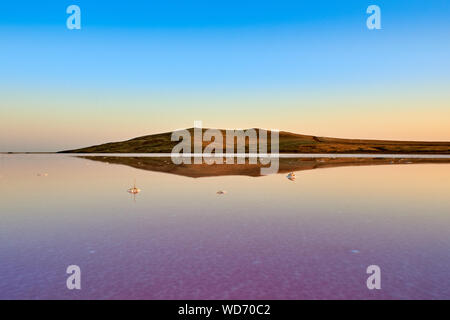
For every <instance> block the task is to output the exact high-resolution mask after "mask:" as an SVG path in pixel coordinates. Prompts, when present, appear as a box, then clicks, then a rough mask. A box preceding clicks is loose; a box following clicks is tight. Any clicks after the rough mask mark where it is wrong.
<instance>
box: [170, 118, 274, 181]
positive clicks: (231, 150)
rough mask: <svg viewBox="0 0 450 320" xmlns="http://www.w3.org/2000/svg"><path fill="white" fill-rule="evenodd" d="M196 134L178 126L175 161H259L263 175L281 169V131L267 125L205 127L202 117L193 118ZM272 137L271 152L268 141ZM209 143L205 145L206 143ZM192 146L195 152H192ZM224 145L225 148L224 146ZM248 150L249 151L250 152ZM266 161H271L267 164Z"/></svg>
mask: <svg viewBox="0 0 450 320" xmlns="http://www.w3.org/2000/svg"><path fill="white" fill-rule="evenodd" d="M193 134H194V136H193V137H192V134H191V132H190V131H189V130H187V129H183V130H176V131H174V132H173V133H172V137H171V140H172V141H180V140H181V141H180V142H179V143H178V144H177V145H176V146H175V147H174V148H173V149H172V152H171V158H172V161H173V163H175V164H191V163H192V159H193V162H194V164H202V163H203V162H204V163H206V164H209V165H211V164H223V163H224V159H225V163H226V164H234V163H235V160H236V163H237V164H245V163H246V161H247V160H246V159H248V163H249V164H257V163H258V161H259V163H260V164H262V165H265V166H266V167H261V174H262V175H269V174H274V173H277V172H278V168H279V131H278V130H264V129H247V130H242V129H227V130H218V129H205V130H204V129H203V128H202V122H201V121H195V122H194V129H193ZM269 140H270V153H269V152H268V145H269ZM205 142H206V143H208V142H209V143H208V144H207V145H206V146H205V147H204V148H203V145H204V143H205ZM192 146H193V152H192ZM224 149H225V150H224ZM247 151H248V152H247ZM267 165H269V166H268V167H267Z"/></svg>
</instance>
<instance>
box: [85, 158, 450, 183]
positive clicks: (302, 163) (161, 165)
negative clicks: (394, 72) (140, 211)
mask: <svg viewBox="0 0 450 320" xmlns="http://www.w3.org/2000/svg"><path fill="white" fill-rule="evenodd" d="M80 158H83V159H89V160H93V161H101V162H106V163H112V164H123V165H127V166H130V167H133V168H137V169H142V170H149V171H156V172H166V173H172V174H177V175H181V176H186V177H192V178H200V177H213V176H228V175H243V176H252V177H258V176H260V175H261V174H260V168H261V167H262V165H260V164H259V163H258V164H248V163H246V164H225V163H224V164H211V165H208V164H206V163H202V164H180V165H176V164H174V163H173V162H172V160H171V159H170V158H151V157H114V156H106V157H103V156H80ZM279 161H280V169H279V173H287V172H291V171H301V170H311V169H318V168H332V167H343V166H364V165H380V164H409V163H450V159H386V158H376V157H374V158H336V159H333V158H281V159H279Z"/></svg>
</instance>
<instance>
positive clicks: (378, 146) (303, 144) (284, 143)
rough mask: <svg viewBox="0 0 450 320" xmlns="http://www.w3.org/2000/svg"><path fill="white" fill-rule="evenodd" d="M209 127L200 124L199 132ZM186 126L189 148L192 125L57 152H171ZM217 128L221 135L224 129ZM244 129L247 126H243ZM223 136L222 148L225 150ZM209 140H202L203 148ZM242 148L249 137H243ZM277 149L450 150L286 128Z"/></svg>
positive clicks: (444, 145)
mask: <svg viewBox="0 0 450 320" xmlns="http://www.w3.org/2000/svg"><path fill="white" fill-rule="evenodd" d="M208 129H209V128H202V132H204V131H205V130H208ZM252 129H254V130H256V131H257V133H258V142H260V141H261V140H260V139H259V132H260V131H261V130H264V131H267V132H269V133H268V135H267V136H268V140H269V141H268V143H267V149H268V152H270V130H267V129H260V128H252ZM181 130H188V131H189V132H190V133H191V139H192V140H191V152H193V150H192V146H193V136H194V135H193V132H194V128H189V129H177V130H174V131H169V132H163V133H156V134H151V135H145V136H140V137H136V138H132V139H129V140H125V141H118V142H108V143H104V144H99V145H94V146H89V147H84V148H78V149H72V150H64V151H60V152H59V153H171V152H172V149H173V148H174V147H175V146H176V145H177V144H178V143H179V141H171V135H172V132H176V131H181ZM215 130H220V131H221V132H222V134H223V135H224V137H225V132H226V130H232V129H215ZM243 130H248V129H243ZM225 140H226V139H225V138H224V150H226V141H225ZM210 143H211V141H203V148H204V147H205V146H207V145H208V144H210ZM245 148H246V152H248V150H249V141H248V139H246V141H245ZM279 153H355V154H357V153H371V154H372V153H373V154H403V153H404V154H450V141H449V142H445V141H444V142H442V141H399V140H375V139H346V138H330V137H319V136H314V135H304V134H298V133H292V132H288V131H279Z"/></svg>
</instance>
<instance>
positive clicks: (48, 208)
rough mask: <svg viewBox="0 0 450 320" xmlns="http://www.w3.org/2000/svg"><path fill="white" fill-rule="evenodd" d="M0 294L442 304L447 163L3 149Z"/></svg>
mask: <svg viewBox="0 0 450 320" xmlns="http://www.w3.org/2000/svg"><path fill="white" fill-rule="evenodd" d="M44 173H47V174H48V175H47V176H46V175H45V174H44ZM38 174H40V176H39V175H38ZM134 179H136V183H137V186H138V187H139V188H140V189H142V191H141V193H140V194H138V195H137V196H136V198H135V199H133V196H132V195H130V194H128V193H127V192H126V190H127V189H128V188H130V187H131V186H132V184H133V180H134ZM219 190H226V191H227V194H224V195H218V194H216V192H217V191H219ZM72 264H76V265H78V266H80V268H81V271H82V275H81V278H82V279H81V283H82V284H81V285H82V289H81V290H68V289H67V288H66V279H67V277H68V275H67V274H66V268H67V266H69V265H72ZM372 264H376V265H379V266H380V268H381V273H382V280H381V286H382V289H381V290H372V291H371V290H368V289H367V287H366V279H367V277H368V275H367V274H366V268H367V266H369V265H372ZM0 298H1V299H22V298H27V299H28V298H31V299H48V298H50V299H54V298H58V299H119V298H124V299H327V298H332V299H360V298H362V299H386V298H387V299H391V298H394V299H419V298H424V299H436V298H441V299H450V165H449V164H406V165H380V166H364V167H342V168H328V169H317V170H310V171H301V172H298V173H297V180H296V181H290V180H288V179H286V177H285V174H278V175H272V176H266V177H257V178H253V177H247V176H228V177H209V178H196V179H194V178H188V177H182V176H176V175H171V174H165V173H156V172H150V171H144V170H139V169H134V168H131V167H127V166H123V165H113V164H107V163H101V162H96V161H90V160H86V159H80V158H76V157H72V156H69V155H0Z"/></svg>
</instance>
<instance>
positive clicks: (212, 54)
mask: <svg viewBox="0 0 450 320" xmlns="http://www.w3.org/2000/svg"><path fill="white" fill-rule="evenodd" d="M71 4H77V5H79V6H80V8H81V20H82V22H81V24H82V29H81V30H68V29H67V28H66V19H67V17H68V16H69V15H68V14H66V8H67V6H69V5H71ZM371 4H377V5H379V6H380V8H381V15H382V22H381V24H382V30H368V29H367V28H366V19H367V17H368V14H366V8H367V7H368V6H369V5H371ZM449 88H450V3H449V2H448V1H447V0H432V1H425V0H417V1H416V0H408V1H403V0H395V1H379V0H371V1H362V0H359V1H355V0H350V1H349V0H347V1H324V0H315V1H312V0H308V1H300V0H296V1H284V0H278V1H261V0H258V1H253V0H251V1H242V0H241V1H234V0H228V1H211V0H210V1H190V0H173V1H163V0H158V1H155V0H150V1H135V0H134V1H121V2H118V1H95V2H94V1H75V0H74V1H20V0H19V1H11V2H2V3H1V4H0V151H56V150H62V149H70V148H75V147H82V146H87V145H92V144H98V143H103V142H107V141H116V140H125V139H128V138H132V137H135V136H139V135H145V134H150V133H156V132H161V131H169V130H172V129H176V128H184V127H192V126H193V122H194V120H202V121H203V124H204V126H206V127H220V128H247V127H263V128H274V129H280V130H288V131H293V132H298V133H304V134H316V135H320V136H333V137H352V138H375V139H377V138H380V139H381V138H382V139H411V140H447V141H448V140H450V90H449Z"/></svg>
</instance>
